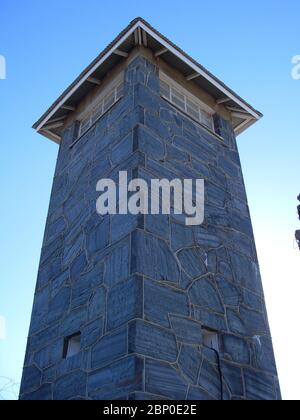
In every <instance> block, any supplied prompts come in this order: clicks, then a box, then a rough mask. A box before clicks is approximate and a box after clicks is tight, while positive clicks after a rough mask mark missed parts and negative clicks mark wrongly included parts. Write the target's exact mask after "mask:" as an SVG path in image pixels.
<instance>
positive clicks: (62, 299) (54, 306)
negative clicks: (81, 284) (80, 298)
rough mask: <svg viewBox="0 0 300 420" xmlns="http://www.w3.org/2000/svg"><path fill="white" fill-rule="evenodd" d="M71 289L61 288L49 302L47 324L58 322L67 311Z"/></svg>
mask: <svg viewBox="0 0 300 420" xmlns="http://www.w3.org/2000/svg"><path fill="white" fill-rule="evenodd" d="M70 300H71V288H70V287H63V288H62V289H61V290H60V292H58V293H57V294H56V295H55V296H54V298H52V299H51V300H50V302H49V310H48V316H47V320H48V323H52V322H56V321H58V320H60V319H61V318H62V317H63V316H64V314H66V313H67V312H68V310H69V306H70Z"/></svg>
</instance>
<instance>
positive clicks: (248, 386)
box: [244, 369, 276, 401]
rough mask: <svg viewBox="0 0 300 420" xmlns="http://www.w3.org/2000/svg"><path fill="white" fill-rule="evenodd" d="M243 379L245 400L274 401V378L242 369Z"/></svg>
mask: <svg viewBox="0 0 300 420" xmlns="http://www.w3.org/2000/svg"><path fill="white" fill-rule="evenodd" d="M244 378H245V390H246V398H247V400H253V401H273V400H276V391H275V385H274V378H273V377H272V376H268V375H266V374H264V373H262V372H259V371H256V370H252V369H244Z"/></svg>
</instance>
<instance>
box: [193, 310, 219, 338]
mask: <svg viewBox="0 0 300 420" xmlns="http://www.w3.org/2000/svg"><path fill="white" fill-rule="evenodd" d="M193 312H194V317H195V319H196V320H197V321H199V322H201V324H202V325H203V326H205V327H207V328H210V329H212V330H215V331H226V332H227V323H226V319H225V316H224V315H221V314H217V313H215V312H211V311H207V310H205V309H202V308H199V307H197V306H194V308H193Z"/></svg>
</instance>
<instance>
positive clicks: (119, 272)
mask: <svg viewBox="0 0 300 420" xmlns="http://www.w3.org/2000/svg"><path fill="white" fill-rule="evenodd" d="M129 271H130V242H129V239H126V240H125V241H122V242H121V243H119V244H118V245H117V246H116V247H115V248H114V249H113V250H112V251H111V253H110V255H109V256H108V258H107V259H106V270H105V275H104V283H105V284H106V286H107V287H109V288H111V287H113V286H115V285H116V284H117V283H120V282H122V281H124V280H126V279H127V278H128V277H129Z"/></svg>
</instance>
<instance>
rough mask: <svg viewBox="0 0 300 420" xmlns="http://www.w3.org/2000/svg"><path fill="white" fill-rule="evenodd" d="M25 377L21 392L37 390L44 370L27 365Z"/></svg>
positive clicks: (24, 372)
mask: <svg viewBox="0 0 300 420" xmlns="http://www.w3.org/2000/svg"><path fill="white" fill-rule="evenodd" d="M23 378H24V379H23V381H22V385H21V389H20V394H23V393H24V392H32V391H35V390H37V389H38V388H39V387H40V386H41V378H42V372H41V370H40V369H39V368H37V367H36V366H27V367H25V368H24V371H23Z"/></svg>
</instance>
